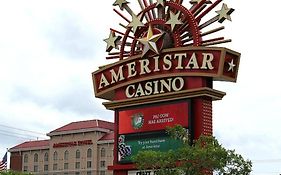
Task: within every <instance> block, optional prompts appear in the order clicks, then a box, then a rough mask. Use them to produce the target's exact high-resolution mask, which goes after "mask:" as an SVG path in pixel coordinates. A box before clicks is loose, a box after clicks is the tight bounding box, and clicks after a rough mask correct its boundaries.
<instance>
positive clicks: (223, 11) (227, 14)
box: [216, 3, 234, 23]
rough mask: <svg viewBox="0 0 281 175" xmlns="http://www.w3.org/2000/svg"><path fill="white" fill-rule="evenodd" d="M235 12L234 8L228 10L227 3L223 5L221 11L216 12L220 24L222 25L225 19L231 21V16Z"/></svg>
mask: <svg viewBox="0 0 281 175" xmlns="http://www.w3.org/2000/svg"><path fill="white" fill-rule="evenodd" d="M233 11H234V9H233V8H228V7H227V5H226V4H225V3H223V4H222V7H221V10H219V11H216V13H217V14H218V15H219V22H220V23H222V22H223V21H224V20H225V19H228V20H229V21H231V18H230V14H231V13H232V12H233Z"/></svg>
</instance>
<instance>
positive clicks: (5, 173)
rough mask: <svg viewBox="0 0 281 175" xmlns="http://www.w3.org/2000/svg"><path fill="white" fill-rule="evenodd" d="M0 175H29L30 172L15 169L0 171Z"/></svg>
mask: <svg viewBox="0 0 281 175" xmlns="http://www.w3.org/2000/svg"><path fill="white" fill-rule="evenodd" d="M0 175H31V173H24V172H17V171H11V170H8V171H1V172H0Z"/></svg>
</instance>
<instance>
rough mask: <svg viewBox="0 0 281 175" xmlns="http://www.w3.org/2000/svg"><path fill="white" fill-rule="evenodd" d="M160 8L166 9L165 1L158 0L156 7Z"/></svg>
mask: <svg viewBox="0 0 281 175" xmlns="http://www.w3.org/2000/svg"><path fill="white" fill-rule="evenodd" d="M158 6H162V7H164V0H157V3H156V7H158Z"/></svg>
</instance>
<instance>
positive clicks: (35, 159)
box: [33, 153, 38, 162]
mask: <svg viewBox="0 0 281 175" xmlns="http://www.w3.org/2000/svg"><path fill="white" fill-rule="evenodd" d="M33 160H34V162H38V154H37V153H35V154H34V157H33Z"/></svg>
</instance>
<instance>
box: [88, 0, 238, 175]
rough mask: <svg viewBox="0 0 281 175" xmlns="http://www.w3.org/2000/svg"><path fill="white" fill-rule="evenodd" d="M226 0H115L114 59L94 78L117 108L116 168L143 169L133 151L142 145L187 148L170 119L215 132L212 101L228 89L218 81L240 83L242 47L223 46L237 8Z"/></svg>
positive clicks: (193, 132) (195, 130) (195, 133)
mask: <svg viewBox="0 0 281 175" xmlns="http://www.w3.org/2000/svg"><path fill="white" fill-rule="evenodd" d="M222 1H223V0H212V1H210V0H190V4H191V5H189V4H188V3H187V2H186V1H183V0H138V1H137V2H138V4H139V10H138V11H137V10H132V8H131V7H130V5H131V4H130V3H129V2H128V1H127V0H115V1H114V2H113V6H114V9H113V11H114V13H116V14H117V15H118V16H119V17H120V23H119V25H118V26H117V25H116V27H115V28H110V31H109V35H108V38H106V39H104V41H105V43H106V52H108V56H107V57H106V59H108V60H109V59H110V60H114V62H111V63H110V64H107V65H103V66H100V67H99V69H98V70H96V71H94V72H93V73H92V79H93V85H94V92H95V96H96V97H97V98H102V99H105V100H107V101H106V102H104V103H103V104H104V106H105V107H106V108H107V109H110V110H114V112H115V125H116V126H115V128H116V130H115V143H114V144H115V145H114V147H115V149H114V150H115V152H114V163H113V166H112V167H109V168H110V169H111V170H113V172H114V174H116V175H123V174H128V173H129V174H131V173H132V172H134V173H135V172H138V171H135V170H136V169H135V166H134V164H133V163H132V162H131V156H132V155H135V154H137V152H138V151H139V150H143V149H148V150H149V149H151V150H155V149H156V150H157V149H158V150H159V151H167V150H168V149H171V148H172V146H169V145H178V146H179V147H180V144H176V143H175V142H174V141H173V140H170V139H168V138H167V135H165V134H164V133H165V127H166V126H173V125H175V124H181V125H182V126H183V127H184V128H186V129H187V131H188V132H189V133H190V137H191V139H197V138H198V137H199V136H200V135H202V134H203V135H212V101H213V100H221V99H222V98H223V96H224V95H225V93H224V92H222V91H218V90H215V89H213V81H229V82H236V80H237V74H238V68H239V62H240V53H238V52H236V51H233V50H231V49H228V48H225V47H222V46H221V44H223V43H227V42H231V39H225V38H224V37H222V36H219V35H220V31H222V30H224V29H225V27H224V26H222V25H221V24H222V23H223V22H224V21H226V20H229V21H231V17H230V15H231V14H232V12H233V11H234V9H233V8H229V7H228V6H227V5H226V4H225V3H222V5H221V7H218V5H219V4H221V2H222ZM217 22H218V23H217ZM218 45H220V46H218ZM154 143H155V144H154ZM134 173H133V174H134ZM136 174H137V173H136Z"/></svg>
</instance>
